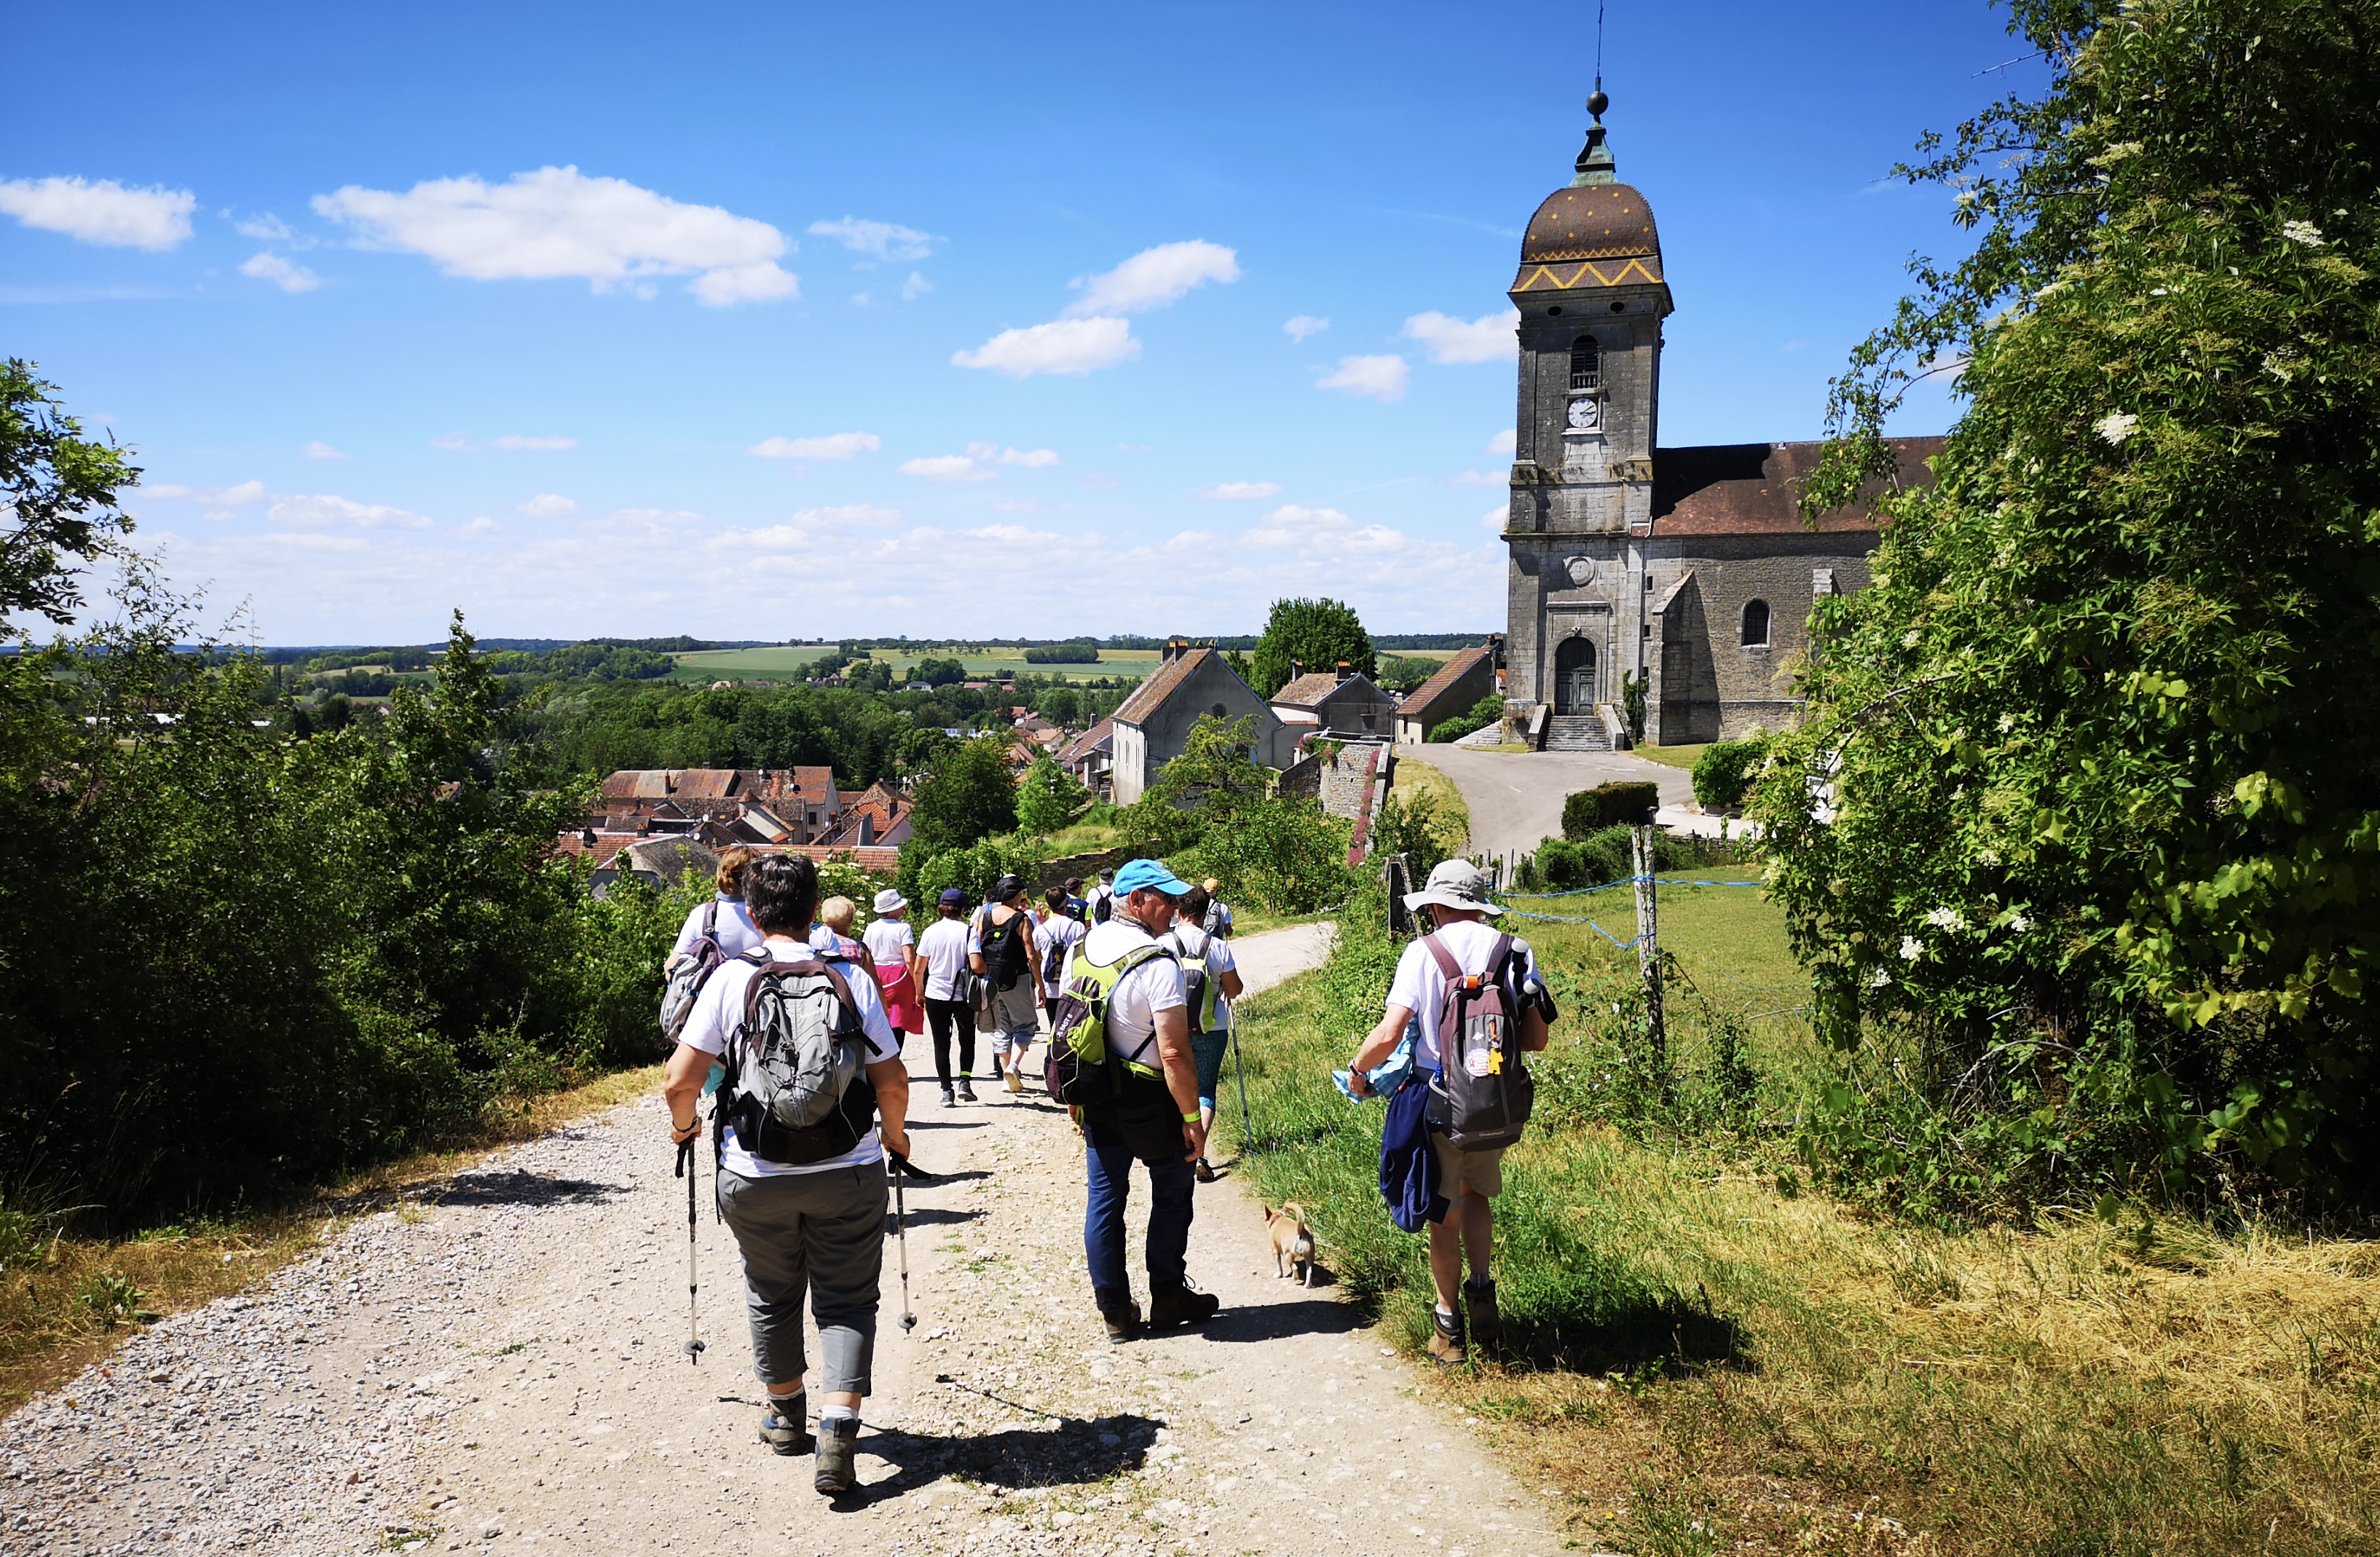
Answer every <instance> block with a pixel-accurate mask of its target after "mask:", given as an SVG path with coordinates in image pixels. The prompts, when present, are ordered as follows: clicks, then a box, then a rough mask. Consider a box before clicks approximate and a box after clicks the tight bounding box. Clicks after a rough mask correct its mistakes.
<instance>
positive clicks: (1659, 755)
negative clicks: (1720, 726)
mask: <svg viewBox="0 0 2380 1557" xmlns="http://www.w3.org/2000/svg"><path fill="white" fill-rule="evenodd" d="M1709 749H1710V748H1709V746H1708V745H1707V743H1706V744H1705V745H1702V746H1644V745H1637V746H1633V747H1631V748H1628V755H1629V756H1631V757H1642V758H1643V759H1645V761H1647V762H1658V763H1660V764H1661V766H1663V767H1665V768H1683V769H1685V770H1686V771H1687V772H1693V771H1694V763H1695V762H1696V761H1697V760H1700V759H1701V757H1702V754H1703V753H1704V752H1706V751H1707V750H1709Z"/></svg>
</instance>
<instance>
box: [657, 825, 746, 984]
mask: <svg viewBox="0 0 2380 1557" xmlns="http://www.w3.org/2000/svg"><path fill="white" fill-rule="evenodd" d="M758 858H760V857H759V855H758V854H757V853H755V852H754V851H752V850H750V849H747V848H744V847H741V846H738V847H735V848H732V849H729V850H728V851H727V852H726V853H724V854H722V855H721V856H720V857H719V868H718V870H715V871H713V872H712V874H711V878H710V881H711V885H712V886H713V887H714V888H715V889H716V890H717V892H718V894H719V895H717V896H716V897H714V898H712V899H711V900H710V902H708V903H706V904H704V905H702V906H700V907H698V908H697V909H695V910H694V911H693V912H691V913H689V914H687V915H686V923H685V924H683V925H680V926H679V927H678V932H677V942H676V943H675V944H674V945H673V946H671V947H670V955H668V956H667V957H666V958H664V959H662V960H663V963H664V965H666V964H668V963H674V962H675V961H676V960H677V959H678V958H680V957H682V956H684V955H686V953H688V952H690V951H692V950H693V949H694V946H695V943H697V942H698V941H700V940H701V939H702V938H703V936H705V935H710V936H712V937H714V938H715V939H716V940H717V941H718V942H719V953H720V955H722V956H723V957H740V956H742V955H744V954H745V953H747V952H748V951H750V950H751V949H752V948H753V947H755V946H757V945H759V943H760V932H759V930H758V929H756V928H755V927H754V926H753V923H752V916H751V914H750V912H749V911H747V909H746V908H745V906H744V872H745V871H746V870H749V869H750V868H751V865H752V862H753V861H754V860H756V859H758Z"/></svg>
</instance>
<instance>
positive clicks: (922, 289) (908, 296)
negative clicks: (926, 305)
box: [901, 271, 934, 303]
mask: <svg viewBox="0 0 2380 1557" xmlns="http://www.w3.org/2000/svg"><path fill="white" fill-rule="evenodd" d="M933 289H934V284H933V283H932V282H930V281H928V280H927V279H926V278H925V277H924V276H922V275H919V274H917V272H916V271H911V272H910V273H909V279H908V280H906V281H905V282H903V283H902V284H901V300H902V301H903V302H905V303H914V302H916V301H917V299H918V298H922V297H924V296H925V295H926V294H927V293H929V292H930V291H932V290H933Z"/></svg>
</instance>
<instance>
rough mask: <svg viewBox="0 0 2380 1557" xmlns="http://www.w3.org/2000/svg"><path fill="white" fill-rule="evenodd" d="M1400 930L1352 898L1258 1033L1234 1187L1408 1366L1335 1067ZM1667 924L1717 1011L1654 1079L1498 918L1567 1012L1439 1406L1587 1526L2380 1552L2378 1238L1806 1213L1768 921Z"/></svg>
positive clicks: (1575, 959) (1760, 1544)
mask: <svg viewBox="0 0 2380 1557" xmlns="http://www.w3.org/2000/svg"><path fill="white" fill-rule="evenodd" d="M1570 901H1571V902H1573V903H1575V902H1576V901H1577V900H1576V899H1572V900H1570ZM1379 906H1380V905H1379V903H1378V899H1377V894H1375V895H1374V896H1373V897H1372V898H1371V899H1369V900H1367V901H1366V902H1362V903H1359V904H1357V905H1354V906H1351V908H1350V909H1349V911H1348V912H1347V913H1345V914H1344V915H1342V919H1341V923H1342V939H1341V942H1340V944H1339V946H1338V948H1337V950H1336V952H1335V954H1334V955H1333V956H1332V957H1331V959H1330V962H1329V964H1328V965H1327V966H1326V967H1323V968H1321V969H1319V970H1318V971H1317V972H1315V973H1312V974H1309V975H1306V976H1305V977H1303V978H1301V979H1296V980H1293V981H1292V982H1290V983H1289V984H1286V985H1284V986H1282V987H1281V988H1280V989H1277V990H1275V991H1270V992H1269V993H1268V994H1266V995H1264V996H1262V997H1259V998H1258V999H1257V1000H1255V1001H1252V1002H1250V1003H1249V1004H1248V1005H1247V1007H1246V1008H1245V1011H1244V1012H1243V1014H1242V1024H1243V1025H1242V1037H1243V1042H1244V1046H1245V1050H1246V1056H1247V1063H1248V1078H1249V1089H1250V1094H1251V1100H1252V1102H1253V1104H1254V1107H1255V1111H1256V1121H1257V1126H1256V1131H1255V1134H1254V1137H1253V1138H1252V1139H1250V1140H1249V1141H1247V1142H1246V1143H1245V1146H1244V1147H1243V1149H1242V1153H1243V1154H1242V1163H1243V1166H1244V1168H1245V1171H1246V1172H1247V1173H1248V1174H1250V1175H1251V1176H1252V1177H1253V1178H1254V1180H1255V1181H1256V1183H1257V1186H1258V1187H1259V1188H1260V1189H1261V1191H1262V1192H1263V1193H1264V1195H1265V1196H1266V1197H1267V1198H1268V1199H1271V1200H1280V1199H1283V1198H1293V1199H1297V1200H1299V1201H1301V1202H1303V1203H1304V1204H1305V1206H1306V1208H1307V1209H1308V1210H1309V1212H1310V1214H1311V1215H1312V1218H1313V1220H1314V1222H1315V1224H1316V1227H1317V1230H1318V1233H1319V1235H1321V1238H1322V1240H1323V1246H1324V1263H1325V1265H1326V1267H1328V1268H1329V1269H1330V1270H1331V1271H1334V1272H1335V1273H1336V1274H1337V1275H1338V1276H1339V1278H1340V1279H1341V1281H1342V1283H1345V1284H1346V1285H1347V1287H1348V1288H1349V1289H1350V1291H1351V1294H1352V1295H1354V1296H1355V1297H1357V1298H1358V1299H1360V1300H1362V1301H1365V1302H1366V1303H1369V1304H1371V1305H1374V1306H1376V1307H1377V1308H1378V1309H1379V1311H1380V1312H1381V1314H1382V1316H1383V1318H1384V1320H1385V1328H1386V1330H1387V1331H1388V1332H1389V1333H1390V1334H1391V1335H1392V1336H1397V1337H1401V1338H1402V1340H1403V1343H1404V1344H1407V1345H1409V1346H1415V1347H1417V1346H1418V1345H1419V1344H1420V1343H1421V1341H1422V1340H1423V1339H1424V1338H1425V1336H1426V1333H1427V1332H1426V1328H1425V1327H1426V1324H1427V1319H1426V1312H1427V1293H1428V1279H1427V1271H1426V1269H1425V1266H1424V1260H1423V1242H1422V1240H1421V1239H1419V1238H1415V1237H1408V1236H1405V1235H1401V1234H1399V1233H1397V1232H1395V1231H1394V1229H1393V1228H1392V1227H1391V1225H1390V1222H1389V1221H1388V1218H1387V1214H1386V1210H1385V1209H1384V1207H1383V1206H1382V1205H1381V1202H1380V1199H1379V1196H1378V1188H1377V1185H1376V1170H1377V1161H1378V1158H1377V1154H1378V1140H1379V1128H1380V1120H1381V1115H1382V1110H1381V1109H1380V1107H1379V1105H1378V1104H1377V1103H1374V1104H1367V1105H1362V1106H1358V1105H1354V1104H1351V1103H1349V1102H1347V1101H1345V1100H1344V1099H1342V1098H1341V1097H1340V1096H1339V1094H1338V1093H1337V1091H1336V1089H1333V1088H1332V1087H1331V1086H1330V1080H1329V1074H1328V1073H1329V1071H1330V1068H1331V1067H1332V1066H1334V1065H1343V1064H1345V1063H1346V1057H1347V1055H1348V1054H1349V1053H1350V1052H1352V1051H1353V1050H1354V1046H1355V1044H1356V1042H1357V1041H1359V1040H1360V1037H1361V1035H1362V1034H1363V1032H1365V1031H1366V1030H1367V1029H1368V1028H1370V1026H1371V1025H1372V1023H1373V1022H1374V1021H1376V1020H1377V1019H1378V1012H1379V1009H1380V1001H1381V997H1382V996H1383V994H1384V993H1385V991H1386V989H1387V986H1388V981H1389V978H1390V973H1391V971H1392V970H1393V967H1394V965H1395V959H1396V956H1397V955H1398V953H1399V951H1400V949H1401V948H1400V947H1399V946H1398V945H1397V944H1396V943H1392V942H1391V941H1390V939H1389V938H1388V937H1387V935H1386V933H1385V931H1383V930H1382V929H1380V928H1378V926H1379V923H1380V918H1379V915H1378V909H1379ZM1537 906H1540V907H1543V906H1545V905H1543V904H1539V905H1537ZM1565 911H1573V910H1565ZM1663 914H1664V922H1665V931H1667V933H1666V935H1665V941H1666V943H1668V944H1669V945H1670V947H1671V948H1672V949H1673V951H1674V953H1675V955H1676V956H1677V958H1678V962H1679V971H1680V972H1681V973H1682V974H1683V975H1684V976H1685V978H1687V979H1692V980H1693V982H1694V986H1695V988H1696V989H1697V990H1698V991H1700V993H1699V994H1673V997H1672V1002H1671V1004H1670V1025H1671V1030H1672V1034H1673V1041H1672V1044H1671V1046H1670V1052H1669V1061H1670V1064H1669V1065H1668V1066H1667V1067H1660V1066H1658V1065H1657V1064H1656V1063H1655V1061H1654V1059H1653V1057H1652V1056H1651V1055H1650V1054H1649V1052H1647V1051H1646V1049H1645V1045H1644V1043H1643V1041H1642V1037H1641V1027H1640V1026H1638V1025H1637V1023H1636V1016H1635V1013H1634V1011H1633V1008H1632V1007H1631V1005H1630V996H1631V991H1632V990H1633V955H1632V956H1630V957H1628V958H1626V959H1624V960H1623V959H1621V958H1620V957H1619V956H1617V955H1614V954H1611V953H1610V952H1609V951H1608V950H1606V949H1602V948H1604V947H1605V946H1606V944H1607V943H1602V942H1600V940H1599V939H1598V938H1596V937H1594V935H1593V932H1592V931H1589V930H1586V929H1585V928H1584V927H1579V926H1528V925H1524V924H1520V923H1513V924H1512V926H1511V928H1513V929H1516V930H1520V931H1523V932H1524V933H1527V934H1530V935H1531V936H1532V939H1533V940H1534V941H1535V942H1536V944H1537V945H1538V946H1539V948H1540V950H1541V951H1542V952H1543V953H1544V954H1545V956H1546V960H1547V962H1548V965H1549V968H1550V971H1551V972H1552V974H1553V977H1554V979H1555V983H1556V986H1557V988H1558V990H1560V991H1561V992H1562V994H1563V1004H1564V1019H1563V1021H1562V1022H1561V1024H1560V1026H1559V1027H1558V1028H1557V1029H1556V1035H1555V1041H1554V1044H1553V1047H1552V1048H1551V1049H1550V1050H1549V1051H1548V1052H1547V1053H1546V1054H1545V1055H1543V1056H1540V1057H1539V1058H1538V1060H1537V1061H1536V1065H1535V1068H1536V1074H1537V1076H1538V1077H1539V1100H1540V1101H1539V1110H1538V1115H1537V1119H1536V1123H1535V1125H1534V1126H1533V1128H1532V1130H1531V1132H1530V1135H1529V1137H1527V1138H1526V1139H1525V1140H1524V1141H1523V1142H1522V1144H1521V1145H1519V1146H1518V1147H1516V1148H1514V1149H1513V1150H1512V1153H1511V1154H1510V1155H1509V1157H1508V1159H1507V1169H1506V1190H1505V1193H1504V1195H1503V1197H1502V1198H1500V1199H1499V1201H1498V1202H1497V1218H1498V1221H1497V1235H1498V1274H1499V1278H1500V1288H1501V1299H1502V1304H1503V1308H1504V1311H1505V1315H1506V1320H1507V1325H1508V1328H1509V1329H1510V1331H1511V1332H1512V1334H1511V1342H1510V1344H1509V1345H1508V1347H1507V1348H1506V1349H1505V1351H1504V1352H1503V1353H1502V1354H1501V1355H1500V1356H1499V1357H1496V1358H1493V1359H1482V1360H1478V1361H1475V1363H1474V1364H1473V1365H1472V1366H1471V1367H1470V1368H1467V1369H1465V1370H1463V1372H1461V1373H1459V1374H1456V1375H1454V1376H1451V1377H1449V1378H1447V1379H1445V1380H1444V1381H1443V1383H1442V1387H1443V1388H1444V1389H1446V1390H1447V1391H1448V1392H1450V1393H1451V1396H1452V1397H1453V1399H1454V1400H1455V1401H1456V1402H1458V1403H1459V1404H1461V1405H1463V1406H1465V1407H1466V1408H1468V1409H1470V1410H1473V1411H1475V1412H1477V1413H1478V1414H1480V1415H1481V1416H1483V1417H1488V1418H1489V1419H1490V1420H1491V1421H1494V1422H1496V1423H1498V1424H1500V1428H1499V1430H1500V1431H1502V1432H1504V1433H1506V1434H1508V1435H1510V1443H1511V1447H1512V1450H1513V1452H1514V1453H1515V1454H1524V1455H1527V1456H1529V1457H1530V1458H1532V1459H1533V1460H1534V1461H1535V1462H1536V1469H1537V1470H1538V1472H1539V1473H1540V1474H1541V1475H1542V1476H1543V1478H1545V1480H1546V1482H1547V1483H1548V1484H1550V1485H1554V1486H1556V1487H1559V1488H1560V1489H1561V1490H1562V1491H1563V1492H1565V1493H1566V1494H1568V1498H1569V1501H1568V1503H1567V1505H1566V1506H1567V1507H1568V1508H1569V1509H1570V1511H1571V1515H1572V1518H1573V1523H1574V1525H1575V1527H1576V1528H1575V1530H1574V1532H1573V1533H1574V1535H1575V1537H1576V1539H1579V1540H1580V1541H1582V1542H1585V1543H1591V1544H1592V1545H1594V1546H1596V1547H1599V1548H1602V1549H1605V1550H1626V1551H1637V1552H1669V1551H1681V1552H1682V1551H1696V1552H1699V1551H1727V1550H1735V1549H1737V1548H1738V1547H1739V1546H1740V1545H1748V1546H1749V1547H1750V1548H1751V1549H1754V1550H1789V1551H1863V1552H1865V1551H1929V1552H1933V1551H1938V1552H1945V1553H1954V1552H1955V1553H1964V1552H2019V1553H2032V1554H2040V1557H2053V1554H2054V1557H2073V1554H2082V1553H2110V1554H2113V1553H2127V1554H2129V1553H2138V1554H2141V1557H2148V1554H2151V1553H2156V1554H2160V1557H2163V1554H2199V1553H2204V1554H2208V1557H2213V1554H2215V1553H2230V1552H2240V1551H2271V1552H2276V1553H2301V1552H2302V1553H2313V1552H2360V1551H2380V1496H2375V1492H2380V1479H2375V1476H2374V1454H2375V1452H2380V1413H2376V1412H2375V1405H2380V1321H2376V1320H2375V1311H2374V1305H2373V1301H2372V1298H2371V1295H2370V1293H2371V1280H2372V1278H2373V1277H2374V1275H2380V1247H2375V1246H2374V1245H2371V1244H2365V1243H2360V1242H2355V1241H2350V1240H2344V1239H2337V1238H2328V1239H2325V1238H2324V1237H2322V1236H2320V1235H2319V1234H2316V1235H2313V1236H2309V1235H2307V1234H2306V1233H2305V1232H2304V1231H2303V1230H2302V1229H2299V1230H2294V1231H2285V1230H2282V1229H2279V1228H2277V1227H2275V1226H2274V1225H2272V1224H2270V1223H2267V1222H2264V1221H2262V1220H2260V1219H2258V1218H2257V1217H2255V1216H2254V1215H2253V1214H2246V1213H2244V1212H2243V1213H2240V1214H2233V1215H2230V1216H2228V1217H2226V1218H2225V1219H2224V1220H2222V1221H2220V1222H2192V1221H2183V1220H2177V1219H2175V1218H2172V1217H2169V1216H2165V1215H2162V1214H2158V1213H2155V1212H2153V1211H2150V1210H2146V1209H2144V1208H2140V1207H2131V1208H2126V1209H2125V1210H2123V1211H2122V1212H2121V1213H2120V1214H2119V1215H2118V1216H2117V1217H2115V1218H2114V1219H2113V1220H2106V1219H2102V1218H2100V1217H2098V1216H2095V1215H2071V1216H2059V1217H2046V1218H2043V1219H2040V1220H2037V1221H2035V1222H2032V1223H2029V1224H2027V1225H2023V1226H2000V1227H1984V1228H1975V1229H1971V1230H1965V1231H1951V1232H1945V1231H1941V1230H1937V1229H1932V1228H1926V1227H1918V1226H1908V1225H1895V1224H1892V1223H1888V1222H1876V1221H1874V1220H1871V1219H1868V1218H1866V1217H1864V1216H1863V1215H1862V1214H1860V1213H1859V1212H1858V1211H1856V1210H1854V1209H1853V1208H1851V1207H1848V1206H1845V1205H1842V1204H1840V1203H1837V1202H1834V1201H1831V1200H1828V1199H1825V1198H1820V1197H1817V1196H1815V1195H1812V1194H1809V1193H1806V1192H1804V1191H1803V1188H1802V1186H1801V1182H1800V1176H1799V1174H1798V1172H1797V1163H1796V1162H1795V1161H1794V1160H1793V1158H1792V1157H1791V1151H1790V1134H1791V1131H1790V1126H1791V1111H1792V1109H1793V1108H1794V1107H1795V1106H1796V1102H1797V1099H1798V1096H1799V1095H1800V1092H1801V1089H1803V1087H1804V1086H1805V1085H1806V1084H1807V1081H1808V1078H1809V1077H1812V1076H1813V1075H1815V1071H1814V1069H1813V1068H1812V1067H1813V1064H1814V1061H1813V1059H1812V1056H1811V1054H1810V1052H1809V1048H1808V1043H1809V1040H1808V1029H1807V1027H1806V1024H1804V1023H1803V1022H1802V1021H1801V1019H1800V1016H1799V1015H1798V1013H1796V1012H1795V1011H1793V1010H1792V1009H1791V1006H1792V1004H1794V1002H1793V1001H1792V1000H1791V998H1790V997H1791V995H1792V994H1793V993H1794V992H1795V991H1794V985H1793V983H1792V974H1791V958H1790V956H1787V955H1785V953H1784V950H1783V939H1782V934H1781V931H1780V930H1779V927H1778V925H1777V922H1776V918H1775V915H1774V912H1773V910H1770V909H1768V908H1767V907H1766V906H1764V905H1762V904H1761V903H1760V902H1759V901H1758V899H1757V896H1756V894H1755V893H1753V892H1751V891H1748V890H1745V889H1740V888H1738V889H1704V890H1703V892H1702V893H1701V894H1699V895H1689V894H1674V895H1672V894H1665V896H1664V902H1663ZM1608 928H1612V929H1615V930H1621V929H1622V927H1621V926H1619V925H1617V924H1612V925H1609V926H1608ZM1631 930H1633V927H1631ZM1629 932H1630V931H1628V930H1623V931H1622V933H1621V939H1623V940H1624V939H1627V934H1628V933H1629ZM1678 988H1680V989H1682V981H1681V983H1680V984H1679V986H1678ZM1615 1006H1616V1007H1617V1008H1618V1009H1616V1010H1615V1009H1614V1007H1615ZM1780 1007H1782V1008H1783V1009H1781V1010H1780V1009H1779V1008H1780ZM1657 1069H1666V1075H1656V1074H1653V1072H1654V1071H1655V1070H1657ZM1236 1124H1237V1120H1236V1117H1233V1119H1231V1120H1230V1121H1229V1122H1228V1124H1227V1125H1226V1132H1227V1133H1230V1131H1231V1128H1232V1126H1235V1125H1236Z"/></svg>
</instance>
